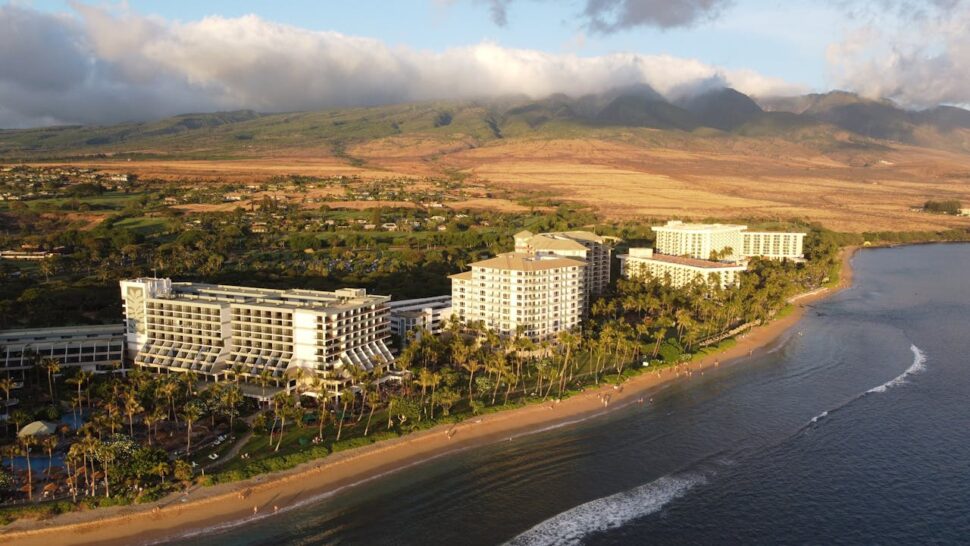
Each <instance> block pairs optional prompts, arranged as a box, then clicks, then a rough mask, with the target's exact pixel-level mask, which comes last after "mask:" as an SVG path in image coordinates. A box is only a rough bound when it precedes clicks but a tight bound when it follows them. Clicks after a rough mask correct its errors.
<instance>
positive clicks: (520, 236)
mask: <svg viewBox="0 0 970 546" xmlns="http://www.w3.org/2000/svg"><path fill="white" fill-rule="evenodd" d="M515 251H516V252H518V253H520V254H539V255H549V256H559V257H561V258H575V259H578V260H583V261H585V262H586V264H587V265H586V292H587V294H589V296H590V297H589V298H588V301H590V302H591V301H592V300H593V297H595V296H599V295H602V294H603V293H604V292H606V289H607V288H608V287H609V286H610V261H611V260H610V259H611V256H612V252H613V249H612V248H611V247H610V246H609V245H608V244H607V243H606V238H605V237H600V236H599V235H597V234H595V233H592V232H589V231H557V232H552V233H539V234H534V233H532V232H531V231H528V230H525V231H520V232H518V233H516V234H515Z"/></svg>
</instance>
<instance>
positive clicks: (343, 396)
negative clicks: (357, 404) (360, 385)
mask: <svg viewBox="0 0 970 546" xmlns="http://www.w3.org/2000/svg"><path fill="white" fill-rule="evenodd" d="M354 396H355V394H354V391H352V390H350V389H344V390H342V391H340V401H341V402H343V410H342V411H341V412H340V422H339V423H337V439H336V440H334V441H335V442H339V441H340V433H341V432H342V431H343V428H344V417H345V416H346V415H347V403H348V402H349V401H350V400H352V399H353V398H354Z"/></svg>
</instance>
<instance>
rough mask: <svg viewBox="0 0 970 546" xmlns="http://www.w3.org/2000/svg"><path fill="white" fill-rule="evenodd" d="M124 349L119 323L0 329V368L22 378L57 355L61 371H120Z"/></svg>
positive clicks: (123, 337)
mask: <svg viewBox="0 0 970 546" xmlns="http://www.w3.org/2000/svg"><path fill="white" fill-rule="evenodd" d="M124 348H125V331H124V328H123V327H122V326H121V325H120V324H119V325H106V326H67V327H58V328H30V329H25V330H4V331H0V370H2V371H4V372H6V373H14V374H15V375H16V376H17V377H19V378H20V379H23V378H24V374H26V373H27V372H28V371H30V369H31V368H32V367H33V366H34V365H35V364H36V363H37V362H39V361H40V360H41V359H44V358H55V359H57V362H58V363H59V364H60V365H61V369H62V370H63V369H65V368H80V369H83V370H85V371H90V372H95V373H107V372H114V371H120V369H121V364H122V362H123V360H124Z"/></svg>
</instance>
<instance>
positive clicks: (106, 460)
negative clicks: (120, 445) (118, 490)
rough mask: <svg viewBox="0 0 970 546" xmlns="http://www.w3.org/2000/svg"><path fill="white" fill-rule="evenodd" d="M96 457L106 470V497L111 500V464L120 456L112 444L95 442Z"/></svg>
mask: <svg viewBox="0 0 970 546" xmlns="http://www.w3.org/2000/svg"><path fill="white" fill-rule="evenodd" d="M94 456H95V457H96V458H97V459H98V460H99V461H101V468H102V469H104V496H105V497H108V498H109V499H110V498H111V476H110V469H111V464H112V463H114V461H115V458H117V456H118V454H117V453H116V452H115V449H114V446H113V445H112V444H110V443H107V442H101V441H97V440H95V442H94Z"/></svg>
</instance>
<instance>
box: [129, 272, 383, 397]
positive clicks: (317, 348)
mask: <svg viewBox="0 0 970 546" xmlns="http://www.w3.org/2000/svg"><path fill="white" fill-rule="evenodd" d="M121 295H122V299H123V300H124V307H125V317H126V325H125V337H126V345H127V352H128V357H129V358H130V359H131V360H132V361H133V362H134V364H135V365H136V366H138V367H141V368H145V369H148V370H151V371H154V372H162V373H168V372H182V373H187V372H193V373H195V374H198V375H199V377H200V378H202V379H207V380H212V381H219V380H225V379H228V378H238V379H240V380H242V381H244V382H249V383H256V382H258V381H259V378H260V377H261V376H266V375H268V376H269V378H270V379H271V380H272V382H273V384H274V385H276V386H277V387H280V386H284V387H286V388H290V387H293V386H295V384H296V376H297V375H299V374H298V370H303V372H304V373H303V374H302V375H303V377H304V381H305V382H307V383H310V382H311V381H312V380H313V379H315V378H319V379H321V380H322V381H323V382H324V384H326V385H327V387H328V389H330V390H331V392H332V393H334V394H336V393H337V392H339V389H340V388H342V387H343V386H344V385H345V384H346V382H347V375H348V374H347V373H346V372H347V368H348V367H350V366H356V367H359V368H362V369H365V370H368V371H372V370H376V371H377V373H381V372H382V371H383V370H384V369H385V367H386V366H388V365H389V364H391V363H392V362H393V357H392V356H391V353H390V351H389V350H388V348H387V346H386V345H385V340H386V339H387V338H388V336H389V329H388V307H387V302H388V300H389V299H390V298H389V297H388V296H374V295H368V294H367V293H366V291H365V290H363V289H354V288H345V289H341V290H337V291H334V292H319V291H314V290H270V289H262V288H247V287H240V286H221V285H211V284H198V283H179V282H172V281H171V280H170V279H154V278H141V279H133V280H125V281H121ZM244 392H246V393H247V394H250V395H254V396H258V394H257V393H258V392H259V391H254V389H244Z"/></svg>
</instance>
